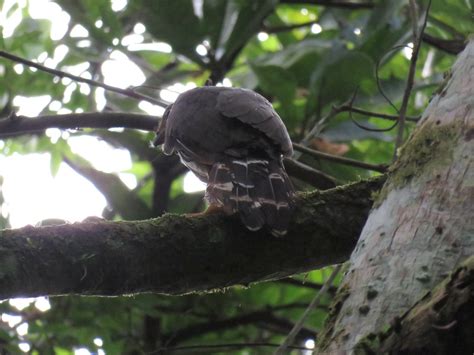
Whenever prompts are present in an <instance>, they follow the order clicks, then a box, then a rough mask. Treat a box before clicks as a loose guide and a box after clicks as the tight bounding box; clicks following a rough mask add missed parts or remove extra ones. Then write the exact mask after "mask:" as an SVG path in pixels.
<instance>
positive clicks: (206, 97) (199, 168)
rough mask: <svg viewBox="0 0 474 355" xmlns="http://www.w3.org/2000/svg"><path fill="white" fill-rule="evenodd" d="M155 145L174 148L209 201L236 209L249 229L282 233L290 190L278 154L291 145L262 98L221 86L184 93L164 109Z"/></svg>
mask: <svg viewBox="0 0 474 355" xmlns="http://www.w3.org/2000/svg"><path fill="white" fill-rule="evenodd" d="M154 143H155V145H160V144H163V151H164V152H165V153H166V154H172V153H173V152H176V153H177V154H178V155H179V156H180V158H181V161H182V162H183V164H184V165H186V166H187V167H188V168H189V169H190V170H192V171H193V172H194V173H195V174H196V175H197V176H198V177H199V178H200V179H201V180H202V181H204V182H205V183H207V189H206V198H207V200H208V201H209V203H210V204H212V205H217V206H219V207H221V208H223V210H224V211H225V212H226V213H227V214H231V213H234V212H239V214H240V217H241V220H242V222H243V223H244V224H245V226H246V227H247V228H248V229H249V230H259V229H261V228H262V227H263V226H266V227H267V228H268V229H269V230H270V231H271V233H272V234H274V235H276V236H281V235H284V234H285V233H286V231H287V228H288V223H289V219H290V215H291V211H292V207H293V196H294V190H293V187H292V185H291V182H290V180H289V178H288V175H287V174H286V172H285V170H284V168H283V164H282V156H291V155H292V154H293V149H292V144H291V140H290V137H289V136H288V132H287V131H286V128H285V125H284V124H283V122H282V120H281V119H280V117H279V116H278V114H277V113H276V112H275V110H274V109H273V107H272V105H271V104H270V103H269V102H268V101H267V100H266V99H265V98H264V97H263V96H261V95H259V94H257V93H255V92H253V91H251V90H247V89H236V88H225V87H202V88H196V89H192V90H190V91H187V92H185V93H183V94H181V95H180V96H179V97H178V99H177V100H176V102H175V103H174V104H172V105H170V106H169V107H168V108H167V109H166V111H165V113H164V115H163V119H162V122H161V124H160V127H159V129H158V132H157V137H156V139H155V142H154Z"/></svg>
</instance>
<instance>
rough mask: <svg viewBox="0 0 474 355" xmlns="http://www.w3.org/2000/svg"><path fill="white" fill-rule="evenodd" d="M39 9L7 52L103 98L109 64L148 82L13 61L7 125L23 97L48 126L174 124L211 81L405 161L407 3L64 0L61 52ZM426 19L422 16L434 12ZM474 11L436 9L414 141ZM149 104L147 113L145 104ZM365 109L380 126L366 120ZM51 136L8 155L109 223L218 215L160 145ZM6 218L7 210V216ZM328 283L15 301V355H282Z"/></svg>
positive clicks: (14, 138)
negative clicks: (123, 166)
mask: <svg viewBox="0 0 474 355" xmlns="http://www.w3.org/2000/svg"><path fill="white" fill-rule="evenodd" d="M33 3H34V1H31V2H26V1H16V2H15V1H13V2H12V1H4V2H3V8H2V9H1V17H0V19H2V20H3V21H4V25H3V37H2V38H0V48H1V49H2V50H3V51H5V52H8V53H12V54H15V55H17V56H20V57H22V58H26V59H30V60H34V61H36V62H38V63H40V64H43V65H46V66H48V67H53V68H56V69H58V70H62V71H64V72H75V74H76V75H79V76H81V77H84V78H89V79H92V80H95V81H99V82H103V81H104V79H106V78H105V76H107V72H106V70H105V66H104V63H106V62H108V63H110V59H123V58H126V59H128V60H130V61H131V62H133V63H134V65H135V67H136V70H137V75H136V77H137V80H139V77H140V76H141V75H143V80H142V81H143V82H142V83H140V84H137V85H136V86H135V87H130V88H127V90H126V91H127V92H126V94H127V93H128V96H127V95H121V94H119V93H114V92H112V91H108V90H105V91H104V90H103V89H102V88H97V87H96V86H94V85H89V84H84V83H82V84H77V83H75V82H74V81H71V80H69V79H65V78H63V79H60V78H58V77H57V76H51V75H50V74H49V73H46V72H43V71H41V70H34V69H31V68H28V67H27V66H22V67H18V66H16V65H18V64H17V63H15V62H11V61H7V60H3V59H2V60H1V61H0V110H1V112H0V115H1V116H3V117H4V118H3V119H11V115H12V113H14V112H15V111H16V110H17V109H18V107H19V106H20V108H21V105H20V104H18V102H19V101H18V99H17V100H15V98H16V97H18V96H19V95H21V96H24V97H35V96H39V95H49V98H48V102H47V103H46V104H45V105H44V107H43V109H42V110H41V112H40V113H41V115H54V114H58V113H59V114H63V113H77V114H80V113H82V112H93V111H104V112H127V113H152V114H155V115H159V114H160V113H162V112H163V107H165V106H166V103H167V102H169V101H170V100H173V98H174V96H175V95H173V93H174V92H173V91H174V90H183V89H184V88H189V87H192V86H193V85H197V86H202V85H204V83H205V82H206V80H207V79H208V78H211V79H212V80H213V81H214V82H215V83H219V84H224V85H232V86H236V87H246V88H250V89H253V90H256V91H258V92H260V93H262V94H263V95H264V96H266V97H267V98H268V99H269V100H270V101H271V102H272V103H273V105H274V107H275V109H276V110H277V111H278V113H279V114H280V115H281V117H282V119H283V121H284V122H285V124H286V126H287V127H288V130H289V132H290V135H291V137H292V139H293V141H294V142H300V143H304V144H305V145H306V146H308V147H310V148H312V149H314V150H319V151H321V152H324V153H329V154H333V155H337V156H342V155H344V156H345V157H349V158H352V159H356V160H360V161H364V162H366V163H371V164H374V165H377V166H378V165H380V164H390V162H391V160H392V157H393V154H394V149H395V147H394V138H395V136H396V133H397V129H396V128H393V126H394V120H393V119H390V117H388V118H389V119H387V118H381V117H377V115H375V114H370V112H372V113H375V112H377V113H381V114H386V115H397V108H399V107H400V104H401V101H402V98H403V94H404V92H405V83H406V80H407V76H408V72H409V66H410V57H411V49H410V47H412V45H410V43H412V40H413V39H412V32H413V31H412V22H413V21H412V19H411V17H410V11H409V7H408V5H407V3H406V2H404V1H396V0H389V1H374V2H355V1H354V2H350V3H349V2H344V1H317V0H313V1H311V0H307V1H296V0H286V1H285V0H281V1H276V0H260V1H246V0H234V1H231V0H229V1H217V0H214V1H213V0H203V1H191V0H177V1H168V0H158V1H152V0H129V1H128V2H127V1H112V2H110V1H108V0H94V1H88V0H82V1H73V0H58V1H55V3H56V4H57V5H58V7H60V8H61V9H62V10H63V11H65V12H66V13H67V14H68V15H69V16H70V20H69V23H68V25H67V26H68V27H67V29H66V31H65V34H64V35H63V36H61V37H60V38H55V37H53V38H52V36H51V33H52V32H51V28H52V27H53V26H54V25H55V18H54V17H53V16H51V17H50V18H46V19H38V18H35V19H33V18H32V17H31V14H30V11H31V6H32V4H33ZM419 5H420V6H419V13H420V14H422V13H423V11H424V9H426V5H427V3H425V2H419ZM472 10H473V2H472V1H462V0H444V1H441V0H435V1H433V3H432V4H431V9H430V13H429V16H428V21H427V27H426V30H425V35H424V37H423V43H422V47H421V51H420V53H419V58H418V65H417V67H416V73H415V84H414V87H413V92H412V95H411V97H410V100H409V102H408V111H407V114H408V116H409V117H410V119H411V120H409V121H408V122H407V124H406V126H405V130H406V133H408V132H409V131H410V130H411V129H412V128H413V125H414V124H415V121H416V118H417V117H418V116H419V115H420V113H421V112H422V111H423V110H424V108H425V107H426V105H427V104H428V102H429V99H430V96H431V94H432V93H433V92H434V91H435V90H436V89H437V88H438V87H439V85H440V84H441V83H442V82H443V76H444V75H445V73H446V71H448V70H449V68H450V67H451V65H452V63H453V61H454V59H455V55H454V54H456V53H458V52H459V51H460V50H461V49H462V46H463V43H464V40H465V39H466V37H467V35H468V34H469V33H470V32H472V30H473V17H472ZM15 16H16V18H17V19H18V20H15V21H16V22H15V24H16V26H13V28H14V31H13V33H10V34H8V33H6V32H7V26H6V24H7V22H8V21H7V20H9V21H10V22H9V23H10V25H9V26H10V27H9V28H12V25H11V21H12V19H14V18H15ZM421 17H422V16H421ZM1 26H2V24H1V23H0V28H1ZM141 44H153V46H149V47H146V46H141V47H140V45H141ZM150 48H151V49H150ZM65 49H67V51H65ZM64 52H66V53H65V54H63V55H59V53H64ZM15 66H16V67H15ZM122 74H123V75H124V77H125V76H126V73H121V72H120V69H118V70H117V69H116V70H115V72H114V73H113V76H115V77H116V78H115V79H116V82H120V76H121V75H122ZM376 75H377V76H378V78H379V84H378V83H377V80H376ZM109 77H110V75H109ZM178 83H179V84H180V85H178ZM382 90H383V91H382ZM137 93H138V96H140V97H138V99H137V97H131V96H134V95H135V96H137ZM355 93H357V95H355ZM143 95H146V96H148V97H152V98H154V99H147V98H146V97H144V96H143ZM147 101H148V102H149V103H148V104H146V102H147ZM349 104H352V105H353V106H354V107H356V108H358V109H360V110H359V112H365V111H367V112H369V113H368V114H367V112H366V114H361V113H357V111H356V112H354V113H353V114H352V115H350V114H349V112H348V111H349V110H348V108H347V105H349ZM152 105H154V106H152ZM8 117H10V118H8ZM354 121H355V122H354ZM356 123H357V124H356ZM361 126H363V127H364V128H361ZM391 128H392V129H391ZM43 133H44V132H39V133H35V134H28V135H20V134H16V133H15V134H13V133H8V134H4V135H3V139H2V140H0V148H1V150H2V153H3V154H4V155H12V154H14V153H20V154H30V153H36V152H47V153H48V154H49V155H50V167H51V173H52V174H53V175H54V174H55V173H56V172H57V171H58V169H59V167H60V166H61V164H68V165H69V166H71V167H72V168H73V169H74V170H75V171H76V172H77V173H78V174H80V175H82V176H84V177H85V178H86V179H88V180H90V181H91V182H92V183H93V184H94V185H95V186H96V187H97V189H98V190H99V191H100V192H101V193H102V194H103V195H104V197H105V198H106V200H107V203H108V207H107V208H106V209H105V210H104V213H103V217H104V218H107V219H145V218H150V217H155V216H159V215H161V214H163V213H165V212H172V213H186V212H192V211H196V210H199V209H200V208H202V207H203V206H202V193H201V192H195V193H186V192H184V190H183V181H184V174H185V172H186V171H185V170H184V169H183V168H182V167H181V165H180V163H179V161H178V159H177V158H176V157H166V156H163V155H162V154H161V152H160V151H159V150H156V149H154V148H151V147H150V144H149V142H150V141H151V140H152V138H153V134H152V133H150V132H146V131H138V130H127V129H126V130H123V131H117V130H105V129H104V130H101V129H81V130H70V131H69V133H68V134H66V135H65V134H62V135H59V136H54V137H53V136H51V134H49V135H46V134H43ZM77 136H90V137H94V138H95V139H99V140H101V141H104V142H106V143H107V144H109V145H110V146H112V147H114V148H117V149H122V150H126V151H128V152H129V154H130V156H131V158H132V161H133V165H132V167H131V169H129V170H128V171H126V172H127V173H131V174H133V175H134V176H135V177H136V180H137V182H138V183H137V185H136V187H135V188H133V189H130V188H129V187H127V185H126V184H125V183H124V182H123V181H122V180H120V178H118V177H117V176H118V175H117V173H119V172H112V173H110V172H107V173H104V172H103V171H102V170H103V169H102V168H101V166H93V165H92V164H91V163H90V162H89V161H87V159H85V158H84V157H81V156H80V155H79V154H76V153H74V152H73V150H72V149H71V147H70V145H69V142H68V141H69V140H70V138H71V137H77ZM0 137H2V132H0ZM296 158H297V159H298V160H299V161H300V162H301V163H303V164H305V166H306V167H310V168H312V169H316V170H318V171H321V172H324V173H325V174H327V175H330V176H332V177H333V178H335V179H336V180H337V181H338V183H341V184H342V183H346V182H350V181H356V180H358V179H363V178H367V177H369V176H372V175H374V174H377V172H374V171H371V170H368V169H363V168H360V167H353V166H348V165H344V164H336V163H334V162H331V161H327V160H323V159H318V158H315V157H312V156H309V155H306V154H300V153H298V154H297V156H296ZM292 175H293V178H294V182H295V185H296V186H297V187H298V189H300V190H312V189H314V186H313V185H316V186H318V184H317V183H316V182H315V183H312V179H311V178H310V179H308V178H304V176H303V175H302V174H301V171H296V172H294V174H292ZM0 182H1V180H0ZM32 183H34V177H32ZM38 188H41V187H38ZM71 188H73V187H72V186H71ZM0 192H1V190H0ZM2 202H3V198H2V195H1V194H0V205H1V203H2ZM71 204H74V201H71ZM64 208H67V206H65V207H64ZM5 209H6V206H5V205H4V206H3V210H4V211H3V213H2V215H1V216H2V217H1V219H0V227H2V228H4V227H8V226H9V224H8V223H9V221H8V214H7V213H6V212H5ZM51 217H55V216H51ZM32 222H35V221H32ZM275 262H278V261H275ZM0 272H1V270H0ZM328 275H329V271H328V270H316V271H313V272H311V273H308V274H305V275H297V276H295V277H293V278H292V279H285V280H280V281H275V282H268V283H262V284H257V285H252V286H250V287H249V288H244V287H234V288H232V289H228V290H226V291H225V292H216V293H212V294H192V295H185V296H180V297H166V296H159V295H151V294H149V295H137V296H131V297H118V298H94V297H78V296H67V297H56V298H52V299H50V300H49V301H50V303H51V309H49V310H47V311H45V312H42V311H40V310H39V308H41V307H39V308H38V307H35V306H34V303H32V304H31V305H30V306H29V307H26V308H24V309H22V310H19V309H18V308H15V307H14V304H15V303H14V302H7V301H6V302H3V303H0V312H1V313H2V314H3V315H5V314H7V315H9V316H2V321H1V322H0V352H1V351H3V352H4V353H8V352H12V353H16V352H19V348H18V344H20V343H28V344H29V346H30V348H31V351H32V352H33V353H39V354H49V353H56V354H70V353H74V352H75V351H76V352H80V351H82V352H84V353H87V352H86V350H85V349H88V350H89V351H90V352H93V353H103V352H105V353H107V354H121V353H124V354H144V353H147V354H150V353H156V352H157V351H158V350H159V349H161V348H164V347H168V348H169V347H175V346H189V345H197V346H209V345H215V344H235V343H239V344H244V345H235V346H229V347H228V348H226V349H227V351H229V349H231V350H232V351H234V352H235V353H268V352H269V348H268V347H263V346H257V344H256V343H274V344H275V343H281V342H282V340H283V339H284V336H285V335H286V334H288V332H289V331H290V329H291V328H292V326H293V324H294V322H295V321H296V320H297V319H298V318H299V316H300V315H301V313H302V312H303V310H304V309H305V308H306V306H307V304H308V303H309V302H310V300H311V299H312V298H313V297H314V294H315V292H317V290H318V289H319V288H320V286H321V284H322V283H323V281H324V280H325V278H326V277H327V276H328ZM336 281H337V280H336ZM336 283H337V282H336ZM333 294H334V289H331V290H330V292H329V293H328V294H326V295H324V297H323V299H322V302H321V304H320V306H319V307H318V309H317V310H315V311H314V312H313V314H312V316H311V317H310V319H309V320H308V321H307V322H306V324H305V326H304V328H303V329H302V330H301V331H300V333H299V334H298V336H297V339H296V344H294V345H299V346H305V344H306V346H310V345H311V341H308V340H315V339H316V336H317V332H318V329H320V328H321V326H322V324H323V321H324V319H325V317H326V315H327V312H328V306H329V304H330V302H331V296H332V295H333ZM12 316H20V317H21V319H20V318H16V319H17V320H19V321H18V322H16V323H17V324H16V325H13V326H12V324H13V323H15V322H13V323H11V324H10V325H9V324H8V320H11V319H13V318H11V317H12ZM25 323H26V324H28V327H27V332H25V331H23V330H24V328H25V326H23V330H21V329H22V328H19V327H20V326H21V325H22V324H25ZM96 338H100V339H101V341H98V340H97V339H96ZM94 339H95V342H94ZM245 344H247V345H245ZM252 344H254V345H252ZM24 349H25V348H24ZM78 349H82V350H78ZM223 349H224V348H219V349H211V348H204V350H203V349H202V348H201V349H200V350H203V351H205V352H208V353H210V352H211V351H223ZM188 351H191V350H189V349H188ZM192 351H198V349H193V350H192ZM295 351H296V350H295Z"/></svg>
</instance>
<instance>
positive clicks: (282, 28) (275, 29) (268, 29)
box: [262, 20, 318, 33]
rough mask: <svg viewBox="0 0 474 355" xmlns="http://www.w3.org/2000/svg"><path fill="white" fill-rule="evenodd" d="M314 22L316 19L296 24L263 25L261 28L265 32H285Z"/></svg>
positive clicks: (316, 21)
mask: <svg viewBox="0 0 474 355" xmlns="http://www.w3.org/2000/svg"><path fill="white" fill-rule="evenodd" d="M316 23H318V20H312V21H308V22H303V23H297V24H293V25H286V26H273V27H267V26H263V27H262V30H263V31H264V32H267V33H278V32H286V31H292V30H296V29H298V28H303V27H308V26H312V25H314V24H316Z"/></svg>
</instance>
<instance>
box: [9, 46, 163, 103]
mask: <svg viewBox="0 0 474 355" xmlns="http://www.w3.org/2000/svg"><path fill="white" fill-rule="evenodd" d="M0 57H3V58H6V59H8V60H11V61H14V62H17V63H21V64H24V65H27V66H29V67H33V68H36V69H38V70H41V71H43V72H45V73H48V74H51V75H54V76H58V77H60V78H69V79H71V80H74V81H76V82H79V83H85V84H89V85H92V86H95V87H101V88H103V89H105V90H107V91H112V92H115V93H117V94H121V95H124V96H128V97H131V98H133V99H137V100H144V101H148V102H151V103H152V104H155V105H159V106H162V107H166V106H168V105H169V102H167V101H164V100H161V99H158V98H153V97H150V96H147V95H143V94H140V93H137V92H135V91H133V90H129V89H121V88H117V87H115V86H111V85H107V84H104V83H101V82H98V81H95V80H91V79H86V78H82V77H80V76H77V75H72V74H69V73H66V72H64V71H62V70H57V69H52V68H48V67H46V66H44V65H41V64H38V63H35V62H32V61H31V60H27V59H24V58H21V57H18V56H16V55H14V54H11V53H8V52H5V51H2V50H0Z"/></svg>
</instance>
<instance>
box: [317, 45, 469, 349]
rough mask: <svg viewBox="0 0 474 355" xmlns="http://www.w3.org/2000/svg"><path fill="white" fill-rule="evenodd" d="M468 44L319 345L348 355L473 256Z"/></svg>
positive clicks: (392, 180) (393, 184)
mask: <svg viewBox="0 0 474 355" xmlns="http://www.w3.org/2000/svg"><path fill="white" fill-rule="evenodd" d="M473 98H474V41H471V42H470V43H469V44H468V46H467V47H466V49H465V50H464V52H463V53H462V54H461V55H460V56H459V58H458V60H457V61H456V63H455V65H454V66H453V69H452V71H451V78H450V80H449V81H448V82H447V85H446V86H445V87H444V88H442V90H441V92H440V93H439V94H437V95H436V96H435V97H434V98H433V99H432V101H431V103H430V105H429V107H428V108H427V110H426V111H425V113H424V115H423V117H422V120H421V121H420V123H419V125H418V127H417V128H416V130H415V132H414V133H413V135H412V136H411V137H410V139H409V140H408V142H407V143H406V144H405V146H404V147H403V149H402V151H401V154H400V158H399V159H398V161H397V162H396V163H395V164H394V166H393V167H392V169H391V173H390V174H389V178H388V180H387V182H386V184H385V186H384V188H383V189H382V191H381V193H380V195H379V197H378V199H377V201H376V204H375V206H376V207H375V209H374V210H373V211H372V212H371V214H370V216H369V219H368V220H367V223H366V225H365V227H364V229H363V231H362V235H361V237H360V239H359V241H358V243H357V246H356V248H355V250H354V252H353V254H352V256H351V259H350V266H349V269H348V271H347V274H346V275H345V278H344V280H343V283H342V285H341V287H340V290H339V297H338V300H339V302H338V303H336V304H335V308H334V310H333V314H332V316H331V318H330V320H329V321H328V323H327V328H326V329H325V334H324V335H323V336H321V337H320V343H319V348H320V349H321V350H322V351H324V352H328V353H351V352H353V350H354V346H355V345H356V344H357V342H359V341H360V340H361V339H362V338H364V337H366V336H367V335H368V334H370V333H377V332H378V331H379V330H380V329H382V328H383V327H384V326H386V325H388V324H390V323H391V322H393V321H394V320H397V319H398V317H400V315H401V314H403V313H404V312H405V311H406V310H407V309H409V308H410V307H412V306H413V304H415V302H416V301H417V300H418V299H420V297H421V296H423V295H424V294H425V293H426V292H427V291H429V290H431V289H432V288H433V287H434V286H435V285H437V284H438V283H439V282H440V281H441V280H443V279H444V278H445V277H446V276H447V275H448V274H449V273H450V272H451V271H452V270H454V268H455V266H456V265H458V264H459V263H460V262H462V261H463V260H465V259H466V258H467V257H468V256H471V255H473V254H474V218H473V216H474V203H473V201H474V173H473V169H472V165H473V164H472V163H473V161H472V159H473V156H474V145H473V138H474V109H473V104H474V101H473Z"/></svg>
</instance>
